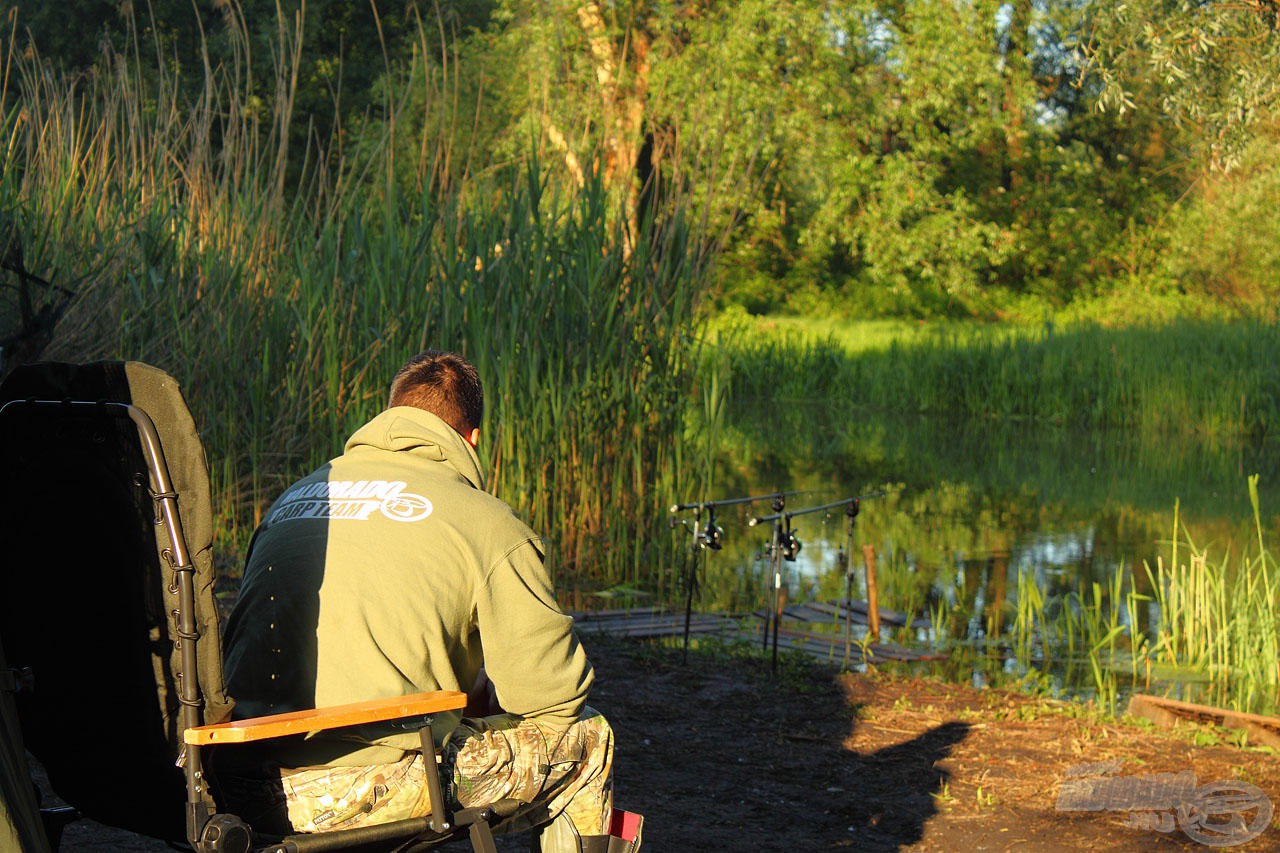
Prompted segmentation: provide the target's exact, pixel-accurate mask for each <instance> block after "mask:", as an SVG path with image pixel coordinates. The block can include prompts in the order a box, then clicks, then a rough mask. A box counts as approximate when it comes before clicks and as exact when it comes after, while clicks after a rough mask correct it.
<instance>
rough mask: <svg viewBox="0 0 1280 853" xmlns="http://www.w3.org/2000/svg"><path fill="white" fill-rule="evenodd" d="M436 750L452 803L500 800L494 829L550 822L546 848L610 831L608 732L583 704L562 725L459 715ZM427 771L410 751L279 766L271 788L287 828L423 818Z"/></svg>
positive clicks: (479, 803) (513, 829) (463, 804)
mask: <svg viewBox="0 0 1280 853" xmlns="http://www.w3.org/2000/svg"><path fill="white" fill-rule="evenodd" d="M441 753H442V757H443V768H444V769H445V770H446V771H448V773H449V774H450V776H451V777H452V778H451V779H448V777H446V784H447V783H448V782H449V781H451V782H452V784H451V785H448V784H447V788H446V790H451V791H452V795H451V796H450V799H451V801H452V802H451V805H452V806H453V807H454V808H459V807H471V806H482V805H491V804H496V803H504V805H506V806H508V807H509V808H503V809H501V810H500V814H503V815H504V816H506V815H509V816H510V817H509V818H507V819H504V820H503V822H502V824H501V825H500V827H499V830H500V831H502V832H518V831H521V830H524V829H529V828H531V827H534V826H537V825H540V824H544V823H546V822H547V821H552V820H554V825H553V831H552V832H550V833H548V834H546V835H545V836H544V843H543V850H546V851H559V850H576V849H577V846H576V843H573V840H572V839H573V836H583V835H601V834H606V833H607V832H608V828H609V821H610V817H611V814H612V811H613V732H612V730H611V729H610V728H609V724H608V723H607V722H606V721H605V719H604V717H602V716H600V714H598V713H597V712H596V711H594V710H592V709H591V708H587V709H585V710H584V711H583V714H582V716H581V717H580V718H579V719H578V721H577V722H575V723H574V724H573V725H571V726H569V728H567V729H565V730H563V731H559V730H555V729H551V728H547V727H544V726H540V725H539V724H538V723H536V722H534V721H532V720H516V719H512V718H510V717H489V718H486V719H481V720H471V719H464V720H463V721H462V722H461V724H459V726H458V727H457V728H456V729H455V730H454V731H453V733H452V734H450V735H449V737H448V739H447V740H446V742H445V744H444V748H443V749H442V750H441ZM431 769H432V770H434V768H431ZM427 772H428V768H426V767H425V765H424V762H423V757H422V755H420V754H413V755H406V756H405V757H404V758H403V759H401V760H400V761H398V762H396V763H394V764H377V765H367V766H360V767H304V768H299V769H289V768H281V769H280V781H279V785H280V786H281V787H282V788H283V795H284V800H285V806H286V807H287V811H288V820H289V823H290V824H291V825H292V827H293V828H294V830H296V831H301V832H323V831H325V830H332V829H351V828H354V827H358V826H365V825H370V824H378V823H387V822H390V821H394V820H402V819H405V818H410V817H422V816H424V815H426V814H428V813H429V812H430V805H429V798H428V794H427V785H426V773H427ZM277 791H279V788H277ZM553 839H555V840H553ZM548 844H550V846H548Z"/></svg>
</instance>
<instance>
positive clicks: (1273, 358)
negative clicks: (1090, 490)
mask: <svg viewBox="0 0 1280 853" xmlns="http://www.w3.org/2000/svg"><path fill="white" fill-rule="evenodd" d="M719 347H720V349H721V354H720V356H719V357H720V359H721V361H722V362H724V363H725V364H726V367H727V371H728V374H729V375H730V376H732V379H733V381H732V386H731V387H730V389H729V396H730V399H731V400H748V401H749V400H755V399H762V398H767V399H779V398H783V399H792V400H813V399H818V400H824V401H827V402H828V403H830V404H833V405H837V406H841V407H844V408H845V410H853V409H856V408H859V407H862V408H870V409H875V410H879V411H884V412H893V413H898V414H927V415H930V416H935V417H937V416H942V417H947V418H951V419H954V420H955V421H956V422H962V421H969V420H976V421H981V420H990V419H1000V420H1006V421H1013V422H1016V421H1027V422H1041V423H1054V424H1062V425H1066V426H1071V427H1076V428H1095V429H1096V428H1123V429H1126V430H1139V431H1142V432H1144V433H1149V434H1156V433H1163V434H1177V435H1196V436H1199V437H1201V438H1207V439H1212V440H1219V439H1238V438H1242V437H1247V438H1254V439H1256V438H1261V437H1263V436H1265V435H1266V434H1267V433H1268V431H1269V430H1271V429H1273V427H1274V425H1275V424H1276V423H1277V422H1280V374H1277V372H1276V371H1275V370H1274V365H1275V364H1276V362H1277V360H1280V326H1277V325H1275V324H1269V323H1263V322H1255V321H1234V322H1228V321H1221V322H1208V321H1177V322H1173V323H1170V324H1168V325H1164V326H1145V327H1130V328H1123V329H1110V328H1104V327H1100V326H1076V327H1071V328H1066V329H1058V330H1054V329H1052V328H1048V327H1046V328H1042V329H1027V330H1022V331H1021V332H1020V333H1016V334H1015V333H1011V332H1010V331H1009V330H1008V329H1007V328H1003V327H997V328H986V327H982V326H977V325H975V326H971V327H955V326H948V327H945V328H944V329H943V330H942V331H941V332H939V333H938V334H933V335H926V334H919V333H917V334H914V335H911V336H909V337H904V338H902V339H901V340H894V341H893V342H891V343H890V344H888V345H887V346H884V347H875V348H866V349H856V348H851V347H849V346H847V344H845V343H841V342H840V341H838V340H837V339H835V338H828V339H824V340H815V339H812V338H806V337H804V336H803V335H799V334H785V333H779V334H765V335H761V334H759V333H758V330H757V331H756V332H754V333H751V334H747V333H741V332H739V333H735V332H733V331H732V330H729V331H725V332H722V333H721V335H720V336H719Z"/></svg>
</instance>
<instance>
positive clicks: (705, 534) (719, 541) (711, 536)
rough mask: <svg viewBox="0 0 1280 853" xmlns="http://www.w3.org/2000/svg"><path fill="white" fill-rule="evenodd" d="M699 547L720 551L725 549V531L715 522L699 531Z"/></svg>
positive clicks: (709, 522) (709, 523)
mask: <svg viewBox="0 0 1280 853" xmlns="http://www.w3.org/2000/svg"><path fill="white" fill-rule="evenodd" d="M698 547H699V548H710V549H711V550H712V551H719V550H720V549H721V548H723V547H724V531H723V530H722V529H720V527H719V526H718V525H717V524H716V523H715V522H714V521H708V522H707V526H706V527H704V528H702V529H701V530H699V531H698Z"/></svg>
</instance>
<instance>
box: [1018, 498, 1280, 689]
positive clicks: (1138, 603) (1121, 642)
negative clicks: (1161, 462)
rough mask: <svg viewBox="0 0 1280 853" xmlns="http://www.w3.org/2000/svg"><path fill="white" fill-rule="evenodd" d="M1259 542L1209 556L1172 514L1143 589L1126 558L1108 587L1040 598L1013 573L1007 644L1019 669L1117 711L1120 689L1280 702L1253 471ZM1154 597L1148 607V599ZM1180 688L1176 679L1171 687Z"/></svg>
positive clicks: (1273, 572) (1274, 611)
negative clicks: (1054, 677)
mask: <svg viewBox="0 0 1280 853" xmlns="http://www.w3.org/2000/svg"><path fill="white" fill-rule="evenodd" d="M1249 493H1250V499H1251V500H1252V502H1253V507H1254V521H1255V525H1256V529H1257V535H1258V539H1257V551H1256V553H1251V552H1249V551H1246V552H1244V553H1242V554H1241V555H1239V556H1238V557H1237V558H1236V559H1234V560H1233V559H1232V558H1231V556H1230V555H1229V554H1227V555H1223V556H1221V557H1220V558H1218V559H1212V558H1211V556H1210V554H1209V553H1208V551H1207V550H1206V549H1202V548H1197V547H1196V546H1195V545H1194V543H1193V542H1192V541H1191V539H1190V536H1189V534H1188V533H1187V531H1186V528H1185V527H1184V526H1182V524H1181V520H1180V519H1179V517H1178V513H1177V511H1176V510H1175V513H1174V528H1173V534H1174V535H1173V538H1172V539H1171V540H1170V544H1169V559H1168V561H1167V562H1166V561H1165V558H1164V557H1163V556H1161V557H1159V558H1157V559H1156V560H1155V566H1154V567H1152V565H1151V563H1146V564H1145V566H1144V568H1145V572H1144V575H1143V576H1142V577H1144V578H1145V579H1146V580H1147V581H1148V582H1149V585H1150V590H1151V592H1150V594H1147V593H1145V592H1142V591H1140V589H1139V587H1138V585H1137V584H1135V578H1134V577H1133V576H1132V575H1131V573H1130V572H1129V571H1128V570H1127V569H1126V568H1125V567H1124V566H1123V565H1121V566H1120V567H1118V568H1117V570H1116V571H1115V572H1114V574H1113V575H1112V578H1111V580H1110V582H1109V583H1107V584H1099V583H1092V584H1082V585H1081V587H1080V589H1079V590H1078V591H1077V592H1072V593H1070V594H1069V595H1067V596H1065V597H1063V598H1061V599H1058V600H1049V599H1048V598H1047V597H1046V596H1045V595H1044V594H1043V592H1042V590H1041V589H1040V585H1039V583H1038V581H1037V579H1036V577H1035V575H1034V573H1032V572H1022V573H1020V574H1019V577H1018V594H1017V615H1016V618H1015V621H1014V625H1013V631H1012V632H1011V636H1010V641H1011V643H1012V649H1013V652H1014V655H1015V657H1016V659H1017V660H1018V661H1019V663H1020V664H1021V666H1022V667H1023V668H1024V670H1029V669H1030V668H1031V667H1032V666H1033V665H1034V666H1036V667H1037V668H1042V669H1043V668H1055V669H1056V670H1057V671H1058V674H1059V676H1060V678H1061V680H1062V681H1063V683H1064V684H1067V685H1070V684H1087V685H1089V689H1090V692H1092V693H1093V695H1095V696H1096V697H1097V698H1098V700H1099V701H1100V702H1101V703H1102V704H1104V705H1107V706H1109V707H1110V708H1111V710H1116V708H1115V704H1116V701H1117V698H1118V697H1119V695H1120V693H1121V692H1122V690H1123V689H1125V688H1141V689H1142V690H1147V691H1150V690H1152V689H1156V690H1168V689H1176V690H1179V691H1184V690H1185V685H1187V684H1197V685H1199V686H1198V687H1197V688H1196V692H1195V693H1194V694H1192V695H1189V694H1186V693H1185V692H1182V693H1181V695H1182V696H1183V697H1184V698H1193V699H1195V700H1197V701H1204V702H1207V703H1209V704H1214V705H1219V706H1224V707H1229V708H1233V709H1235V710H1239V711H1251V712H1257V713H1274V712H1275V711H1276V710H1277V708H1280V567H1278V566H1277V563H1276V560H1275V557H1274V556H1273V555H1272V554H1271V553H1270V552H1269V551H1268V550H1267V548H1266V544H1265V541H1264V538H1263V533H1262V530H1263V528H1262V519H1261V513H1260V511H1259V502H1258V490H1257V478H1256V477H1250V478H1249ZM1152 603H1154V604H1155V605H1156V607H1155V608H1154V615H1151V614H1152V610H1153V609H1152V608H1151V607H1150V605H1151V604H1152ZM1180 685H1181V686H1180Z"/></svg>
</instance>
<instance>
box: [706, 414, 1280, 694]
mask: <svg viewBox="0 0 1280 853" xmlns="http://www.w3.org/2000/svg"><path fill="white" fill-rule="evenodd" d="M838 409H839V407H833V406H831V405H829V404H827V403H823V404H810V403H797V402H792V403H787V404H785V405H774V406H772V407H770V406H730V407H729V409H728V416H727V418H726V421H725V422H724V423H723V424H721V425H720V426H719V430H718V435H719V442H718V443H719V447H718V450H717V453H716V462H715V477H714V483H713V486H712V492H711V493H710V494H708V495H707V497H708V498H716V497H729V496H735V495H746V494H760V493H764V492H769V491H773V490H785V491H792V490H801V491H806V492H808V493H809V494H806V495H801V496H796V497H792V498H790V499H789V501H788V507H787V508H788V509H789V510H796V509H800V508H802V507H806V506H812V505H815V504H821V503H827V502H829V501H832V500H838V499H841V498H844V497H847V496H851V495H855V494H860V493H864V492H868V491H872V490H875V489H878V488H881V487H885V486H887V487H888V488H890V489H891V490H892V491H891V494H889V495H887V496H885V497H884V498H882V499H877V500H869V501H866V502H865V503H864V504H863V505H862V511H861V513H860V515H859V517H858V519H857V527H856V535H855V541H854V543H853V560H854V562H855V564H858V563H860V561H861V557H862V554H861V550H860V549H861V548H862V547H863V546H864V545H870V546H872V547H873V548H874V550H875V553H876V561H877V566H878V568H879V577H880V590H881V592H880V600H881V605H882V606H886V607H890V608H892V609H895V610H899V611H903V612H906V613H909V614H913V615H919V616H926V617H929V618H931V620H932V621H933V624H932V626H931V627H930V628H929V629H926V630H921V631H916V632H912V633H911V635H910V636H907V635H903V636H901V639H912V640H917V641H924V642H930V643H939V644H946V645H948V646H949V647H951V648H956V647H968V648H971V649H972V650H973V658H974V659H973V660H972V661H971V662H970V663H971V664H972V667H973V668H972V677H971V678H972V680H974V681H975V682H986V681H988V680H990V679H992V678H1004V679H1007V678H1009V677H1024V676H1028V675H1030V676H1032V677H1035V676H1036V673H1028V672H1027V671H1026V668H1025V667H1020V666H1019V665H1018V664H1016V663H1014V662H1013V660H1014V658H1015V656H1016V655H1015V651H1016V650H1015V649H1013V648H1012V641H1011V639H1010V636H1011V630H1012V627H1013V625H1014V623H1015V621H1017V619H1018V618H1019V612H1020V611H1019V608H1020V607H1023V608H1024V609H1025V607H1026V606H1027V604H1026V602H1025V601H1020V600H1019V589H1020V588H1024V589H1025V588H1027V587H1026V585H1027V584H1030V585H1033V586H1034V587H1035V589H1037V590H1038V591H1039V593H1040V595H1041V596H1042V597H1043V599H1044V602H1045V608H1046V612H1047V613H1051V614H1052V613H1055V612H1058V611H1060V610H1061V608H1077V609H1078V608H1082V607H1085V606H1086V604H1085V603H1087V602H1088V601H1091V600H1092V599H1091V598H1090V596H1092V595H1094V594H1095V590H1096V594H1097V595H1098V596H1099V598H1098V602H1097V608H1098V610H1099V612H1100V613H1101V612H1102V611H1103V610H1108V611H1109V612H1110V614H1111V615H1112V616H1114V617H1115V618H1116V620H1117V621H1118V622H1119V624H1121V625H1123V626H1125V627H1127V628H1128V627H1137V628H1138V629H1139V630H1140V631H1142V632H1146V631H1149V630H1150V629H1151V627H1152V626H1153V625H1155V624H1156V622H1157V620H1158V619H1159V613H1158V610H1157V609H1156V608H1155V606H1154V604H1153V603H1151V602H1146V603H1143V604H1141V606H1138V605H1137V604H1136V603H1135V602H1137V601H1139V599H1136V598H1134V596H1148V597H1149V596H1151V593H1152V590H1151V584H1150V579H1149V576H1148V574H1147V572H1146V570H1145V569H1144V567H1145V566H1148V565H1151V566H1154V565H1155V561H1156V558H1157V556H1159V555H1161V554H1163V555H1165V558H1166V561H1167V558H1168V552H1169V541H1170V539H1171V538H1172V536H1173V533H1174V531H1173V513H1174V504H1175V502H1177V503H1179V504H1180V515H1181V518H1182V520H1183V521H1184V522H1185V523H1186V526H1187V530H1188V531H1189V533H1190V535H1191V537H1192V538H1193V540H1194V541H1196V543H1197V544H1198V545H1201V546H1209V547H1211V548H1212V549H1213V550H1214V551H1215V553H1225V552H1227V551H1228V550H1229V551H1230V552H1231V553H1239V552H1240V550H1241V548H1242V546H1243V545H1244V544H1245V543H1252V544H1253V545H1254V546H1255V548H1256V541H1257V532H1256V530H1255V529H1254V528H1253V524H1252V510H1251V508H1250V505H1249V500H1248V493H1247V489H1246V484H1245V476H1246V475H1247V474H1251V473H1255V472H1256V473H1260V474H1261V478H1260V491H1261V498H1262V501H1261V503H1262V507H1263V509H1264V512H1265V513H1266V514H1265V516H1264V528H1265V530H1266V533H1267V534H1268V535H1270V536H1274V534H1275V532H1276V530H1277V527H1278V526H1280V525H1278V523H1277V522H1278V519H1280V516H1277V514H1276V512H1275V509H1276V508H1277V507H1280V477H1278V476H1277V474H1280V471H1277V470H1276V468H1277V464H1278V463H1277V460H1280V456H1278V455H1277V454H1276V453H1275V452H1274V447H1273V446H1267V445H1253V444H1249V443H1247V442H1236V443H1232V442H1226V441H1213V442H1200V443H1197V442H1194V441H1188V440H1186V439H1185V438H1184V439H1181V440H1179V441H1178V442H1176V443H1169V442H1165V441H1164V440H1162V439H1160V438H1159V437H1156V438H1145V439H1144V438H1143V437H1141V436H1134V435H1126V434H1121V433H1116V432H1102V433H1099V432H1093V433H1082V432H1079V431H1073V430H1067V429H1060V428H1049V427H1044V426H1039V425H1035V426H1033V425H1028V424H1012V425H1010V424H1005V423H996V422H992V423H981V424H973V423H968V424H954V423H945V422H942V421H939V420H936V419H927V418H917V419H906V420H901V419H892V418H887V417H883V416H879V415H877V414H875V413H873V412H848V411H844V412H841V411H839V410H838ZM768 511H769V510H768V508H767V507H765V506H758V505H757V506H752V507H738V508H727V509H726V511H725V512H723V513H722V514H721V515H720V523H721V525H722V526H723V527H724V530H725V537H724V548H723V550H722V551H720V552H717V553H715V554H714V555H713V556H711V557H710V558H709V560H708V562H707V564H706V576H705V583H704V585H703V588H702V601H701V604H702V606H703V607H706V608H708V609H719V610H729V611H735V612H748V611H751V610H755V609H757V608H760V607H762V606H763V604H764V601H765V593H766V590H767V586H768V582H769V579H770V577H771V565H770V562H769V560H768V558H767V556H766V555H765V554H764V552H763V546H764V545H765V544H766V542H767V540H768V535H769V530H768V528H767V527H757V528H750V527H748V526H747V520H748V519H749V518H750V517H751V516H752V515H763V514H765V513H767V512H768ZM844 524H845V519H844V517H843V514H842V513H840V512H839V511H838V510H837V511H835V512H833V513H831V514H829V515H827V516H825V517H824V516H817V515H815V516H805V517H800V518H796V519H795V520H794V524H793V529H794V531H795V533H796V535H797V537H798V538H799V539H800V541H801V542H802V543H803V547H802V549H801V551H800V553H799V555H798V556H797V559H796V560H795V561H794V562H791V563H784V573H783V583H784V587H785V590H786V595H787V597H788V599H789V600H790V601H801V602H802V601H816V600H827V601H830V600H834V599H837V598H843V597H844V595H845V585H846V582H847V580H848V577H849V573H848V569H847V566H848V561H849V557H850V555H849V553H848V551H849V550H850V548H849V545H850V543H849V542H847V540H846V538H845V527H844ZM855 568H856V566H855ZM1118 576H1121V578H1122V579H1121V582H1120V583H1119V584H1114V583H1113V582H1114V581H1115V580H1116V578H1117V577H1118ZM854 579H855V584H854V590H853V594H854V597H856V598H861V597H865V595H866V590H865V586H864V585H863V584H864V581H863V577H862V572H861V571H855V573H854ZM1020 579H1021V580H1020ZM1117 595H1118V596H1121V597H1124V598H1125V599H1126V600H1127V601H1128V604H1127V605H1126V606H1127V607H1128V609H1126V607H1120V606H1118V604H1117V605H1115V606H1113V603H1112V602H1110V598H1112V597H1115V596H1117ZM1130 599H1132V600H1130ZM1082 602H1083V603H1082ZM1104 615H1105V614H1104ZM1022 617H1023V618H1026V614H1025V613H1023V614H1022ZM1131 621H1136V622H1137V624H1136V626H1131V625H1130V622H1131ZM1072 653H1073V654H1075V655H1076V656H1077V657H1078V656H1079V654H1080V652H1079V650H1073V651H1072ZM1038 654H1039V655H1040V658H1039V659H1041V660H1043V659H1044V658H1045V657H1046V655H1045V654H1044V650H1043V649H1041V650H1040V651H1039V652H1038ZM1048 657H1052V658H1053V659H1054V661H1055V663H1054V665H1053V666H1049V667H1048V668H1049V669H1051V670H1053V669H1055V668H1056V672H1054V673H1051V674H1053V675H1054V677H1055V678H1057V679H1059V682H1060V684H1059V687H1061V688H1062V689H1066V690H1067V691H1068V692H1071V691H1075V692H1086V693H1087V692H1088V691H1089V690H1090V689H1092V688H1091V687H1090V682H1089V680H1088V679H1087V678H1083V679H1082V678H1081V674H1080V673H1079V672H1076V671H1075V670H1078V669H1080V666H1078V665H1077V666H1074V667H1073V666H1072V665H1070V662H1068V664H1062V663H1061V661H1060V658H1061V653H1060V652H1055V653H1054V654H1052V655H1048ZM957 659H960V660H961V661H962V664H961V665H962V666H963V665H966V664H964V663H963V656H960V657H959V658H957ZM953 662H954V661H953ZM1075 663H1076V664H1080V661H1076V662H1075ZM1064 667H1065V668H1066V669H1072V670H1073V671H1072V672H1071V673H1068V674H1064V673H1063V672H1062V670H1063V669H1064ZM956 675H959V673H956ZM1072 679H1075V680H1076V681H1077V682H1078V683H1075V684H1071V683H1069V682H1070V681H1071V680H1072ZM966 680H970V679H966Z"/></svg>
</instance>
